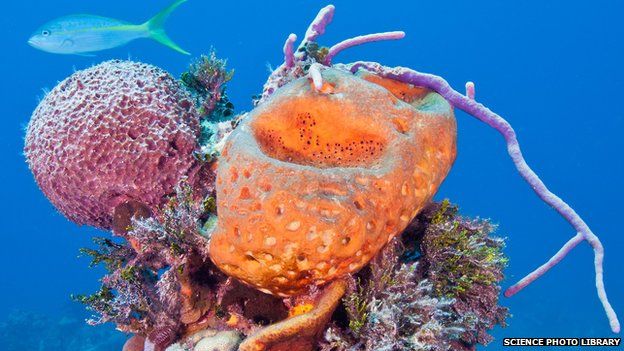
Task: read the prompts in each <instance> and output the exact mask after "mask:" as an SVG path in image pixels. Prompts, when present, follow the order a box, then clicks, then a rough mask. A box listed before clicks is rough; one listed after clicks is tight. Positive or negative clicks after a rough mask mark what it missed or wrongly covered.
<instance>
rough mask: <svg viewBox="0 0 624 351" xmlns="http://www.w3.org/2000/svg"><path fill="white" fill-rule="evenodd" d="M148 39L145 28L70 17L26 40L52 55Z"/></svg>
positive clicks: (49, 23)
mask: <svg viewBox="0 0 624 351" xmlns="http://www.w3.org/2000/svg"><path fill="white" fill-rule="evenodd" d="M149 37H150V32H149V30H148V28H147V26H145V25H134V24H131V23H128V22H124V21H119V20H116V19H113V18H106V17H99V16H92V15H72V16H65V17H61V18H58V19H56V20H54V21H51V22H48V23H46V24H45V25H43V26H42V27H41V28H40V29H39V30H37V32H35V34H33V35H32V36H31V37H30V39H29V40H28V43H29V44H30V45H32V46H34V47H36V48H37V49H40V50H43V51H46V52H50V53H55V54H84V53H91V52H96V51H101V50H106V49H111V48H115V47H118V46H121V45H124V44H127V43H128V42H130V41H132V40H135V39H139V38H149Z"/></svg>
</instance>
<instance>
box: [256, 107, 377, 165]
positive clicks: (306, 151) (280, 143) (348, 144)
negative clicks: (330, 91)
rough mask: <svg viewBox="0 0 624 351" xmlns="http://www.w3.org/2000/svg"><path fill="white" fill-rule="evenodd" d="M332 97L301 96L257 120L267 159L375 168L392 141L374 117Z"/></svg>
mask: <svg viewBox="0 0 624 351" xmlns="http://www.w3.org/2000/svg"><path fill="white" fill-rule="evenodd" d="M343 105H344V101H342V102H341V104H340V105H339V104H338V103H337V102H335V101H333V100H332V99H330V98H318V97H313V98H299V99H296V100H291V101H289V102H287V103H285V104H283V105H282V106H280V109H279V110H276V109H273V110H271V111H268V112H266V114H265V115H263V116H257V117H256V118H255V120H254V122H253V123H252V130H253V133H254V136H255V138H256V141H257V142H258V145H259V146H260V149H261V150H262V151H263V152H264V153H265V154H266V155H268V156H270V157H272V158H275V159H278V160H281V161H284V162H290V163H297V164H302V165H308V166H314V167H318V168H330V167H362V166H367V167H370V166H371V164H373V163H375V162H376V161H378V160H379V159H380V158H382V155H383V153H384V151H385V149H386V145H387V143H388V141H387V138H385V137H384V136H383V134H382V131H381V130H379V129H375V128H374V127H373V126H374V125H376V124H378V123H373V121H371V120H370V118H367V117H364V116H361V115H356V114H355V113H353V112H352V111H353V109H352V108H350V106H343Z"/></svg>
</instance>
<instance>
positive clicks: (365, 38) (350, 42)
mask: <svg viewBox="0 0 624 351" xmlns="http://www.w3.org/2000/svg"><path fill="white" fill-rule="evenodd" d="M404 37H405V32H401V31H396V32H384V33H374V34H367V35H361V36H358V37H354V38H350V39H347V40H343V41H341V42H340V43H338V44H336V45H334V46H332V47H331V48H330V49H329V52H328V53H327V56H325V62H324V63H325V64H326V65H331V62H332V59H333V58H334V57H335V56H336V55H338V54H339V53H340V52H341V51H343V50H346V49H348V48H350V47H353V46H357V45H362V44H366V43H372V42H375V41H382V40H398V39H403V38H404Z"/></svg>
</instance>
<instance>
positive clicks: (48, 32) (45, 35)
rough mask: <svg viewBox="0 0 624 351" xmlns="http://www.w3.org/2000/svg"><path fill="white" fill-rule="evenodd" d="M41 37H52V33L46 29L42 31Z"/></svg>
mask: <svg viewBox="0 0 624 351" xmlns="http://www.w3.org/2000/svg"><path fill="white" fill-rule="evenodd" d="M41 35H43V36H44V37H47V36H48V35H50V31H49V30H47V29H44V30H42V31H41Z"/></svg>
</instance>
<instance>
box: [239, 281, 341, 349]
mask: <svg viewBox="0 0 624 351" xmlns="http://www.w3.org/2000/svg"><path fill="white" fill-rule="evenodd" d="M346 291H347V282H346V280H337V281H334V282H332V283H331V284H329V285H328V286H327V287H325V288H324V289H323V291H322V292H321V295H320V297H319V299H318V301H317V303H316V305H315V306H314V308H313V309H312V310H311V311H309V312H307V313H304V314H301V315H298V316H294V317H291V318H288V319H286V320H284V321H282V322H279V323H276V324H273V325H270V326H268V327H266V328H264V329H261V330H259V331H258V332H256V333H255V334H253V335H251V336H249V337H248V338H247V339H246V340H245V341H244V342H243V343H242V344H241V345H240V347H239V350H240V351H292V350H298V351H309V350H313V349H314V347H315V345H316V339H317V337H318V336H319V334H320V333H321V332H322V331H323V329H324V328H325V326H326V324H327V322H328V321H329V319H330V318H331V316H332V314H333V312H334V310H335V309H336V307H337V306H338V304H339V303H340V299H341V298H342V296H343V295H344V294H345V292H346Z"/></svg>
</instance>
